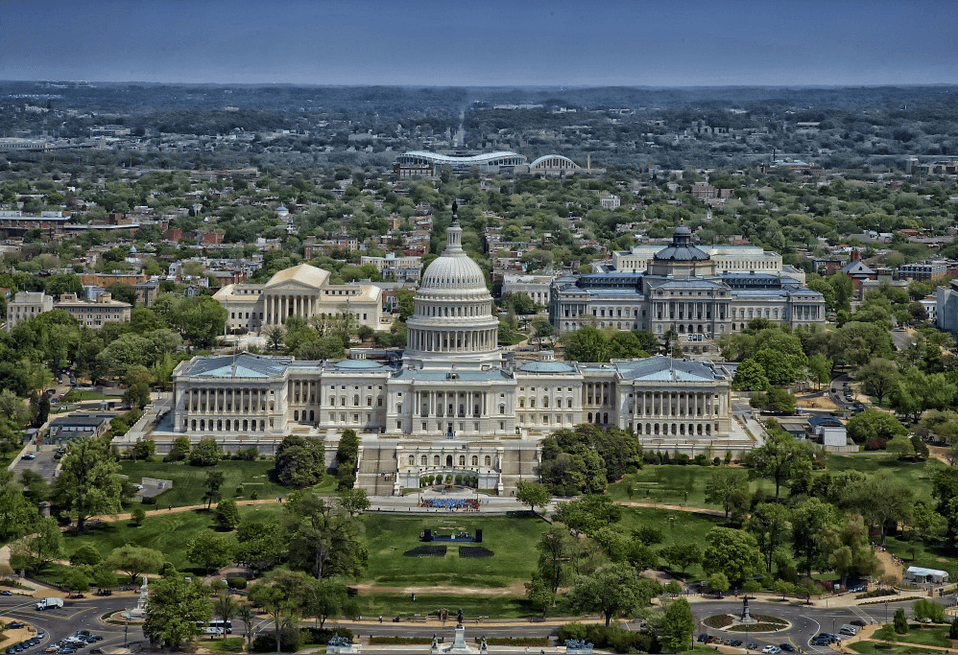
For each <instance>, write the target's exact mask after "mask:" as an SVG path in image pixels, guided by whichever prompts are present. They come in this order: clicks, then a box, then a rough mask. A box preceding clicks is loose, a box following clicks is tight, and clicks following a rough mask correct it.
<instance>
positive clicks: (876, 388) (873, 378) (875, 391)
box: [855, 357, 899, 407]
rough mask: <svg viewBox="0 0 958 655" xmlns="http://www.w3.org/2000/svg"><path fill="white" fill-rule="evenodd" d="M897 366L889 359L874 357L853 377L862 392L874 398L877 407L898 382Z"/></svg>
mask: <svg viewBox="0 0 958 655" xmlns="http://www.w3.org/2000/svg"><path fill="white" fill-rule="evenodd" d="M898 375H899V374H898V365H897V364H896V363H895V362H893V361H891V360H890V359H883V358H881V357H876V358H875V359H872V360H870V361H869V362H867V363H865V364H864V365H863V366H862V367H861V368H859V369H858V373H857V374H856V375H855V377H856V378H857V379H858V381H859V382H861V385H862V391H864V392H865V393H867V394H868V395H870V396H875V398H876V399H877V400H878V406H879V407H881V403H882V400H883V399H884V398H885V396H886V395H888V393H889V392H890V391H891V390H892V389H893V388H894V387H895V385H896V384H897V382H898Z"/></svg>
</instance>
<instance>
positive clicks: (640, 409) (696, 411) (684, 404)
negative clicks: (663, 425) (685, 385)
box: [634, 391, 726, 418]
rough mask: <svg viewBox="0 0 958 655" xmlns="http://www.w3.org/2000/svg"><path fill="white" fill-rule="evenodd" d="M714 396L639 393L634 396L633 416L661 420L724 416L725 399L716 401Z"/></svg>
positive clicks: (686, 392) (657, 392)
mask: <svg viewBox="0 0 958 655" xmlns="http://www.w3.org/2000/svg"><path fill="white" fill-rule="evenodd" d="M714 395H715V394H714V393H711V392H698V391H646V392H639V393H637V394H636V396H635V406H634V415H635V416H637V417H663V418H675V417H702V418H713V417H719V416H724V415H725V414H726V412H725V407H724V405H725V397H724V396H719V398H718V399H717V400H716V399H715V398H714ZM715 403H717V404H715Z"/></svg>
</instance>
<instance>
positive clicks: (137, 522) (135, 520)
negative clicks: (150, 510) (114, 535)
mask: <svg viewBox="0 0 958 655" xmlns="http://www.w3.org/2000/svg"><path fill="white" fill-rule="evenodd" d="M144 520H146V511H145V510H144V509H143V508H142V507H136V508H134V510H133V511H132V512H130V523H131V524H132V525H134V526H136V527H140V526H141V525H143V521H144Z"/></svg>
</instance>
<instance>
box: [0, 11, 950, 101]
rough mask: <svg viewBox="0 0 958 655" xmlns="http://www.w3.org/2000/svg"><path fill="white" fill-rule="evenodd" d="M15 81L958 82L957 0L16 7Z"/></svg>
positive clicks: (9, 22)
mask: <svg viewBox="0 0 958 655" xmlns="http://www.w3.org/2000/svg"><path fill="white" fill-rule="evenodd" d="M0 24H3V25H4V29H3V37H2V38H0V79H6V80H44V79H59V80H89V81H140V82H213V83H223V84H239V83H254V84H255V83H292V84H402V85H569V86H573V85H576V86H582V85H627V86H702V85H704V86H719V85H730V84H746V85H783V84H787V85H856V86H857V85H878V84H937V83H950V84H954V83H958V63H956V62H958V2H955V0H927V1H926V0H898V1H895V2H892V1H890V0H869V1H858V0H830V1H826V0H788V1H786V0H765V1H764V2H762V1H759V0H685V1H683V0H657V1H655V2H651V1H644V0H581V1H579V2H572V1H568V0H553V1H551V2H547V1H544V0H543V1H540V0H509V1H503V0H482V1H456V0H445V1H434V0H408V1H404V0H391V1H380V0H351V1H342V0H336V1H325V0H271V1H258V2H253V1H250V0H216V1H214V0H189V1H185V0H164V1H162V2H160V1H151V0H123V1H116V0H59V1H55V0H0Z"/></svg>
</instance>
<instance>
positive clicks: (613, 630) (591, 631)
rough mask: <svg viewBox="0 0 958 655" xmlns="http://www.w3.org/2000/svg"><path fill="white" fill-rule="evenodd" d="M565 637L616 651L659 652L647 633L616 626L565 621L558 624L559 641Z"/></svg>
mask: <svg viewBox="0 0 958 655" xmlns="http://www.w3.org/2000/svg"><path fill="white" fill-rule="evenodd" d="M566 639H581V640H585V641H589V642H592V644H593V645H594V646H595V647H596V648H602V649H608V650H612V651H614V652H616V653H660V652H662V649H661V648H660V646H659V644H658V642H657V641H656V640H654V639H653V638H652V637H651V636H649V635H648V634H645V633H642V632H630V631H629V630H623V629H622V628H620V627H618V626H614V625H611V626H609V627H606V626H604V625H601V624H593V625H582V624H581V623H567V624H565V625H562V626H559V631H558V640H559V643H560V644H562V643H565V641H566Z"/></svg>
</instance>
